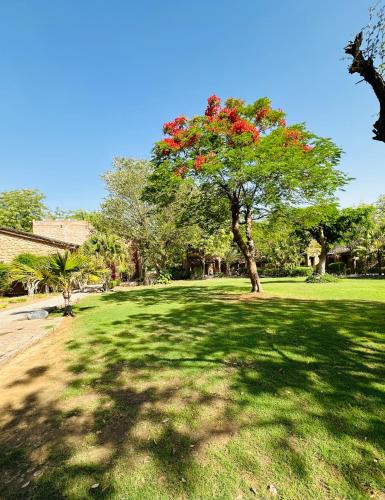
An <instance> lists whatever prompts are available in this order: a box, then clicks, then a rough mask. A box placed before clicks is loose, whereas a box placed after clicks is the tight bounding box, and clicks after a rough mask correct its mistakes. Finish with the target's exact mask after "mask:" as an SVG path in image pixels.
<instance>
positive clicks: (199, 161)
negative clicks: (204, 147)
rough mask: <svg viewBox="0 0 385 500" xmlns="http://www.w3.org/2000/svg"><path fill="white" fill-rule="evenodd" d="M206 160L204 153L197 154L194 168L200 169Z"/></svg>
mask: <svg viewBox="0 0 385 500" xmlns="http://www.w3.org/2000/svg"><path fill="white" fill-rule="evenodd" d="M206 162H207V157H206V156H205V155H198V156H197V157H196V158H195V160H194V168H195V170H201V169H202V166H203V165H204V164H205V163H206Z"/></svg>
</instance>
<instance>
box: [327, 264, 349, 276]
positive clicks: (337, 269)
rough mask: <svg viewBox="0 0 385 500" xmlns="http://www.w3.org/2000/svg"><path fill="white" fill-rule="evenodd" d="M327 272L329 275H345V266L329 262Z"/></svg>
mask: <svg viewBox="0 0 385 500" xmlns="http://www.w3.org/2000/svg"><path fill="white" fill-rule="evenodd" d="M327 271H328V273H330V274H337V275H340V274H346V264H345V262H331V263H330V264H329V265H328V267H327Z"/></svg>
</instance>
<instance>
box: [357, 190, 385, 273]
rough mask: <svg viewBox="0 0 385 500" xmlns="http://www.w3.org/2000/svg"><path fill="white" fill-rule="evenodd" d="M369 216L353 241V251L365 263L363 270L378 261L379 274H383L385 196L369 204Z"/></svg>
mask: <svg viewBox="0 0 385 500" xmlns="http://www.w3.org/2000/svg"><path fill="white" fill-rule="evenodd" d="M367 210H368V218H367V220H365V221H364V223H363V224H362V226H361V230H360V231H359V233H358V236H357V237H356V238H355V240H354V243H353V248H352V249H353V251H354V253H355V254H356V255H357V256H359V258H360V260H361V261H362V263H363V270H364V272H366V271H367V270H368V264H369V263H370V262H372V261H375V262H376V263H377V269H378V274H379V276H381V275H382V268H383V260H384V255H385V196H380V197H379V198H378V200H377V201H376V203H375V204H374V205H368V206H367Z"/></svg>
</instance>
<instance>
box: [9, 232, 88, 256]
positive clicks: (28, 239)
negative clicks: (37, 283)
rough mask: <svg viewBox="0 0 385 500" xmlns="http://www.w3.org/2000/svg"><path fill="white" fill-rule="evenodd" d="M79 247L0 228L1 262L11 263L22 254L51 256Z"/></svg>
mask: <svg viewBox="0 0 385 500" xmlns="http://www.w3.org/2000/svg"><path fill="white" fill-rule="evenodd" d="M78 246H79V245H77V244H74V243H67V242H65V241H60V240H56V239H54V238H48V237H46V236H40V235H37V234H33V233H25V232H23V231H17V230H16V229H8V228H0V262H4V263H8V262H11V261H12V260H13V259H14V258H15V257H17V256H18V255H20V254H21V253H32V254H35V255H51V254H53V253H56V252H64V251H65V250H75V249H76V248H77V247H78Z"/></svg>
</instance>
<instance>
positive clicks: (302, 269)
mask: <svg viewBox="0 0 385 500" xmlns="http://www.w3.org/2000/svg"><path fill="white" fill-rule="evenodd" d="M312 274H313V268H312V267H309V266H297V267H293V269H291V270H290V271H289V276H293V277H295V276H304V277H307V276H310V275H312Z"/></svg>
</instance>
